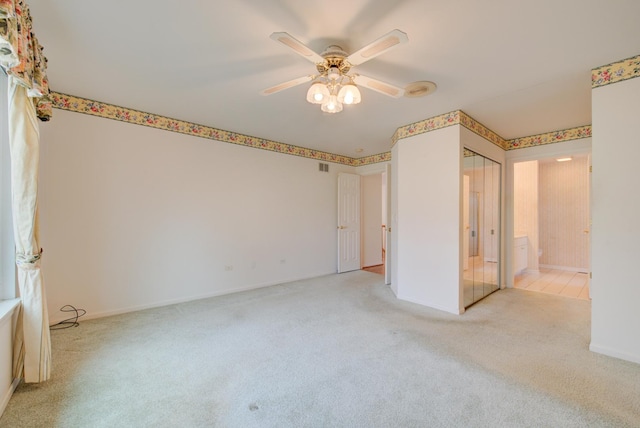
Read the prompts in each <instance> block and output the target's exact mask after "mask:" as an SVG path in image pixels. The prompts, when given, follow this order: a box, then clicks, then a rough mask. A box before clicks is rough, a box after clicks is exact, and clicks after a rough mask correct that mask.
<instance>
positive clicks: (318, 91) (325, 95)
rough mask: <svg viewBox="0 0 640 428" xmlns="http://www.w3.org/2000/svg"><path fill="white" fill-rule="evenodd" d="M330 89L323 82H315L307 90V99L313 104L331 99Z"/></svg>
mask: <svg viewBox="0 0 640 428" xmlns="http://www.w3.org/2000/svg"><path fill="white" fill-rule="evenodd" d="M329 95H330V94H329V89H328V88H327V85H325V84H324V83H322V82H315V83H314V84H312V85H311V86H310V87H309V90H308V91H307V101H308V102H310V103H311V104H322V103H324V102H325V101H327V100H328V99H329Z"/></svg>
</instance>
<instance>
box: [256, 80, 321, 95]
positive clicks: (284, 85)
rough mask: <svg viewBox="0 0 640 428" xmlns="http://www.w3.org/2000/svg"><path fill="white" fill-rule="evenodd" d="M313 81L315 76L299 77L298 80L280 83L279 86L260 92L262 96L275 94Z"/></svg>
mask: <svg viewBox="0 0 640 428" xmlns="http://www.w3.org/2000/svg"><path fill="white" fill-rule="evenodd" d="M312 80H313V76H303V77H298V78H297V79H293V80H289V81H288V82H284V83H280V84H279V85H276V86H272V87H270V88H267V89H264V90H262V91H260V95H271V94H275V93H276V92H280V91H284V90H285V89H289V88H293V87H294V86H298V85H301V84H303V83H306V82H310V81H312Z"/></svg>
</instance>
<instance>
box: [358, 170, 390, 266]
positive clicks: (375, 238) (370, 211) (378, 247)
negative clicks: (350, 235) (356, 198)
mask: <svg viewBox="0 0 640 428" xmlns="http://www.w3.org/2000/svg"><path fill="white" fill-rule="evenodd" d="M360 192H361V193H360V194H361V207H362V210H361V213H362V234H361V236H362V245H361V247H360V248H361V253H362V256H361V260H362V269H363V270H366V271H369V272H373V273H377V274H380V275H384V274H385V253H386V250H387V248H386V240H387V239H386V238H387V237H386V235H387V233H386V232H387V230H386V228H387V221H386V216H387V210H386V206H387V201H386V199H387V177H386V172H383V173H379V174H369V175H363V176H362V177H361V187H360Z"/></svg>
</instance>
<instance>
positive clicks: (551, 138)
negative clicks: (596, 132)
mask: <svg viewBox="0 0 640 428" xmlns="http://www.w3.org/2000/svg"><path fill="white" fill-rule="evenodd" d="M591 132H592V129H591V125H585V126H579V127H577V128H570V129H563V130H560V131H553V132H547V133H544V134H537V135H530V136H528V137H521V138H514V139H513V140H509V141H507V144H508V147H507V148H506V149H505V150H515V149H524V148H527V147H536V146H543V145H545V144H553V143H561V142H563V141H571V140H579V139H581V138H589V137H591Z"/></svg>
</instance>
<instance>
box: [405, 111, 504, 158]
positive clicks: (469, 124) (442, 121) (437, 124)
mask: <svg viewBox="0 0 640 428" xmlns="http://www.w3.org/2000/svg"><path fill="white" fill-rule="evenodd" d="M452 125H462V126H464V127H465V128H467V129H468V130H470V131H471V132H474V133H475V134H477V135H479V136H481V137H482V138H484V139H485V140H487V141H489V142H490V143H493V144H495V145H496V146H498V147H500V148H501V149H503V150H507V147H508V144H507V141H506V140H505V139H504V138H502V137H501V136H499V135H498V134H496V133H495V132H493V131H492V130H490V129H489V128H487V127H486V126H484V125H483V124H481V123H480V122H478V121H477V120H475V119H474V118H472V117H471V116H469V115H468V114H466V113H465V112H463V111H462V110H455V111H452V112H449V113H445V114H441V115H439V116H434V117H431V118H429V119H425V120H421V121H419V122H414V123H411V124H409V125H405V126H402V127H400V128H398V129H397V130H396V132H395V134H393V138H392V146H393V145H395V144H396V143H397V142H398V140H401V139H403V138H407V137H412V136H414V135H419V134H423V133H425V132H431V131H435V130H437V129H442V128H446V127H448V126H452Z"/></svg>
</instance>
